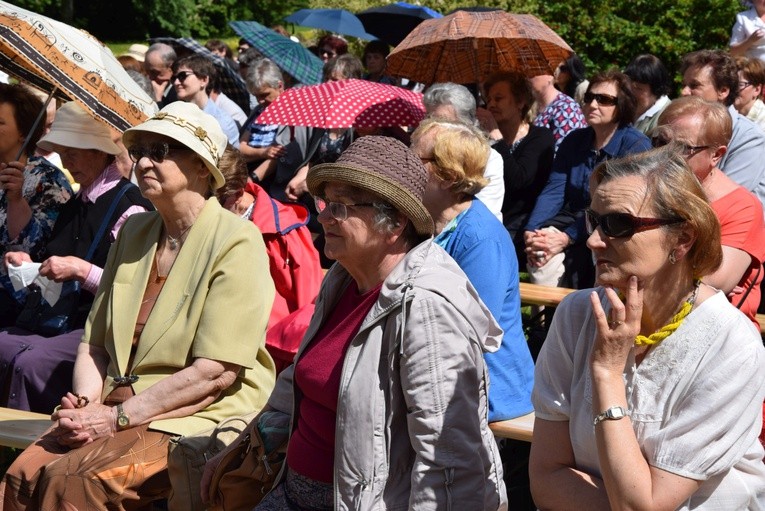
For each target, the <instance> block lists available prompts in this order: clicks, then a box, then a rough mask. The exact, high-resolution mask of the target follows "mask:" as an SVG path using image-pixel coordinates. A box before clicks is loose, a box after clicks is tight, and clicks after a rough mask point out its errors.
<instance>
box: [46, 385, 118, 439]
mask: <svg viewBox="0 0 765 511" xmlns="http://www.w3.org/2000/svg"><path fill="white" fill-rule="evenodd" d="M51 420H52V421H54V423H55V424H54V427H53V430H52V434H53V435H54V436H56V437H57V440H58V443H59V444H61V445H64V446H67V447H70V448H72V449H76V448H78V447H81V446H83V445H86V444H89V443H91V442H94V441H96V440H98V439H99V438H103V437H107V436H112V435H114V433H115V432H116V431H117V420H116V417H115V414H114V409H113V408H112V407H111V406H106V405H103V404H101V403H90V404H88V405H87V406H85V407H83V408H77V396H75V395H74V394H72V393H71V392H67V393H66V395H65V396H64V397H62V398H61V408H59V409H58V410H57V411H55V412H53V415H51Z"/></svg>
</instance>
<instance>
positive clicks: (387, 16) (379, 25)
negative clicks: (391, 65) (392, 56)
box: [356, 2, 443, 46]
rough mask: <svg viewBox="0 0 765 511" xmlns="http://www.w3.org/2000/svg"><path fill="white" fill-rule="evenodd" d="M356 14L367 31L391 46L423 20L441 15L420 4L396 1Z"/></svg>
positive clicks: (396, 43) (402, 38)
mask: <svg viewBox="0 0 765 511" xmlns="http://www.w3.org/2000/svg"><path fill="white" fill-rule="evenodd" d="M356 16H357V17H358V18H359V19H360V20H361V23H363V24H364V29H365V30H366V31H367V32H369V33H370V34H373V35H375V36H377V38H378V39H380V40H382V41H385V42H386V43H388V44H389V45H391V46H398V43H400V42H401V41H403V40H404V38H405V37H406V36H407V35H409V32H411V31H412V30H414V27H416V26H417V25H419V24H420V23H422V22H423V21H424V20H429V19H431V18H441V17H442V16H443V15H442V14H441V13H439V12H436V11H434V10H433V9H429V8H427V7H423V6H421V5H413V4H409V3H406V2H396V3H394V4H388V5H383V6H381V7H372V8H371V9H366V10H364V11H361V12H360V13H358V14H357V15H356Z"/></svg>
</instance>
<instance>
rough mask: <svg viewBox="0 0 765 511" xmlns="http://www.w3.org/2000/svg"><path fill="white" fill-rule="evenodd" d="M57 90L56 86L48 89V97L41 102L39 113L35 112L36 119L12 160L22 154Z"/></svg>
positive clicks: (16, 159)
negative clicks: (43, 102) (50, 89)
mask: <svg viewBox="0 0 765 511" xmlns="http://www.w3.org/2000/svg"><path fill="white" fill-rule="evenodd" d="M57 90H58V87H57V86H54V87H53V90H52V91H50V94H49V95H48V99H46V100H45V104H43V107H42V110H40V113H39V114H37V119H35V122H34V124H32V128H31V129H30V130H29V133H27V136H26V138H25V139H24V143H23V144H21V149H19V153H18V154H17V155H16V158H14V161H19V158H21V155H22V154H24V151H26V149H27V146H28V145H29V141H30V140H32V135H33V134H34V132H35V130H36V129H37V127H38V126H39V125H40V122H41V121H42V119H43V117H44V116H45V115H46V114H47V113H48V105H49V104H50V101H51V100H52V99H53V95H54V94H55V93H56V91H57Z"/></svg>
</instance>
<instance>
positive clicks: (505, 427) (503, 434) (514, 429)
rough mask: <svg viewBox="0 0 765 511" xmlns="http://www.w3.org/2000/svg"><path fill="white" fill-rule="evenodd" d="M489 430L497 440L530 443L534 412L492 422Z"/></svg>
mask: <svg viewBox="0 0 765 511" xmlns="http://www.w3.org/2000/svg"><path fill="white" fill-rule="evenodd" d="M489 429H491V432H492V433H494V436H496V437H499V438H512V439H513V440H521V441H524V442H531V436H532V435H533V433H534V412H531V413H530V414H528V415H524V416H523V417H517V418H515V419H510V420H506V421H499V422H492V423H490V424H489Z"/></svg>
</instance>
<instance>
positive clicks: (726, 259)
mask: <svg viewBox="0 0 765 511" xmlns="http://www.w3.org/2000/svg"><path fill="white" fill-rule="evenodd" d="M722 251H723V260H722V264H721V265H720V267H719V268H718V269H717V271H715V272H714V273H712V274H710V275H707V276H705V277H704V278H703V279H702V280H703V281H704V284H708V285H710V286H712V287H714V288H717V289H720V290H721V291H723V292H724V293H725V294H728V293H730V292H731V291H732V290H733V288H734V287H735V286H737V285H738V283H739V282H741V278H742V277H743V276H744V273H746V270H747V268H749V265H750V264H752V256H750V255H749V254H748V253H747V252H745V251H743V250H741V249H738V248H733V247H726V246H725V245H723V247H722Z"/></svg>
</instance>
